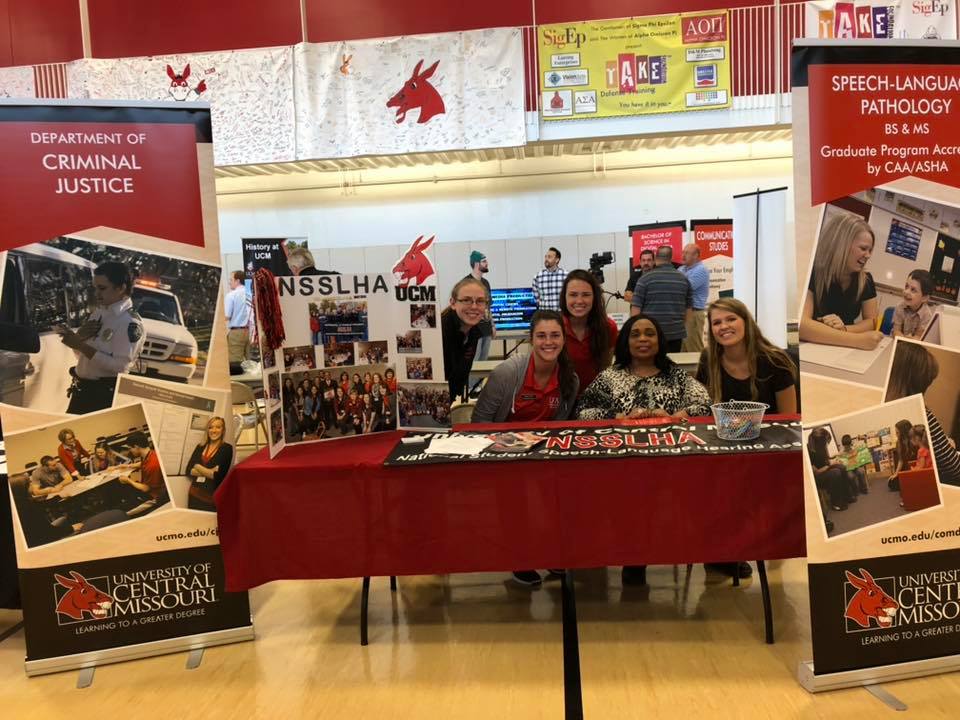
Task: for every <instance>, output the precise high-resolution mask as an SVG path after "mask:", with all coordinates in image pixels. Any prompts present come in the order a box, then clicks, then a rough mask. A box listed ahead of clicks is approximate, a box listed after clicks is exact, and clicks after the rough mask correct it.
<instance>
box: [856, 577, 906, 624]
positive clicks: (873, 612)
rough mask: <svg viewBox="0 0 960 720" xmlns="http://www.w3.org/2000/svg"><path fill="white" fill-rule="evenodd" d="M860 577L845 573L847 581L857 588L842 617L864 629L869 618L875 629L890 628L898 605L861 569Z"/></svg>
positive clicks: (868, 622)
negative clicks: (875, 625) (872, 621)
mask: <svg viewBox="0 0 960 720" xmlns="http://www.w3.org/2000/svg"><path fill="white" fill-rule="evenodd" d="M860 575H861V576H862V577H857V576H856V575H854V574H853V573H852V572H850V571H849V570H848V571H847V581H848V582H849V583H850V584H851V585H853V586H854V587H855V588H857V592H855V593H854V594H853V597H852V598H850V602H849V603H847V609H846V612H844V617H846V618H848V619H850V620H853V621H854V622H855V623H856V624H857V625H859V626H860V627H864V628H868V627H870V618H873V619H874V620H875V621H876V623H877V627H881V628H888V627H891V626H892V625H893V619H894V617H895V616H896V614H897V610H899V609H900V605H898V604H897V601H896V600H894V599H893V598H892V597H890V596H889V595H887V593H886V592H885V591H884V590H883V588H881V587H880V586H879V585H877V583H876V581H875V580H874V579H873V576H872V575H870V573H868V572H867V571H866V570H864V569H863V568H860Z"/></svg>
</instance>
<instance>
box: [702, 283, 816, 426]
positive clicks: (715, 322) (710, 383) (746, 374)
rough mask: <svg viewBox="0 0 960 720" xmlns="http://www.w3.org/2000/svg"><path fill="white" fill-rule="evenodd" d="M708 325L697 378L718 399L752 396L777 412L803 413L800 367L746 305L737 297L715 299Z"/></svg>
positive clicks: (710, 308) (708, 307)
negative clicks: (799, 399)
mask: <svg viewBox="0 0 960 720" xmlns="http://www.w3.org/2000/svg"><path fill="white" fill-rule="evenodd" d="M707 325H708V327H709V328H710V332H709V333H708V336H707V347H706V349H705V350H704V351H703V352H702V353H701V355H700V365H699V367H698V368H697V380H699V381H700V382H701V383H703V384H704V385H705V386H706V388H707V390H708V391H709V393H710V399H711V401H712V402H715V403H717V402H723V401H725V400H752V401H754V402H762V403H766V404H767V405H769V406H770V410H769V412H771V413H783V414H793V413H796V412H797V391H796V378H797V374H796V367H795V366H794V364H793V361H792V360H791V359H790V356H789V355H787V353H785V352H784V351H783V350H781V349H780V348H778V347H777V346H775V345H774V344H773V343H771V342H770V341H769V340H767V339H766V338H765V337H764V336H763V333H762V332H761V331H760V328H759V326H758V325H757V323H756V321H755V320H754V319H753V316H752V315H751V314H750V311H749V310H748V309H747V306H746V305H744V304H743V303H742V302H740V301H739V300H737V299H735V298H720V299H718V300H714V301H713V302H712V303H710V305H709V306H707Z"/></svg>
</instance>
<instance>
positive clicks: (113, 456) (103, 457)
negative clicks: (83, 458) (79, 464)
mask: <svg viewBox="0 0 960 720" xmlns="http://www.w3.org/2000/svg"><path fill="white" fill-rule="evenodd" d="M126 462H127V460H126V458H124V457H123V456H122V455H120V454H119V453H117V452H115V451H113V450H111V449H110V447H109V446H108V445H107V444H106V443H105V442H98V443H97V444H96V445H95V446H94V448H93V455H91V456H90V472H91V473H95V472H102V471H104V470H106V469H107V468H109V467H113V466H114V465H123V464H126Z"/></svg>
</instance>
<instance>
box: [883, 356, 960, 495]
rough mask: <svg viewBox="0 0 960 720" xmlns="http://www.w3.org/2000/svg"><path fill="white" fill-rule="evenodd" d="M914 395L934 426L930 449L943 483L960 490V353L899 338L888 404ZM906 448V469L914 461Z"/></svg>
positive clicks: (887, 390) (886, 395)
mask: <svg viewBox="0 0 960 720" xmlns="http://www.w3.org/2000/svg"><path fill="white" fill-rule="evenodd" d="M911 395H920V396H922V397H923V403H924V406H925V408H926V415H927V421H928V423H929V425H930V436H929V446H930V451H931V452H932V453H933V459H934V464H935V465H936V466H937V471H938V475H939V478H940V482H941V483H942V484H944V485H947V486H951V487H958V488H960V452H958V451H957V449H956V445H957V443H956V439H955V438H958V437H960V350H953V349H947V348H944V347H939V346H937V345H928V344H925V343H919V342H914V341H911V340H905V339H902V338H898V339H897V341H896V344H895V345H894V349H893V360H892V362H891V364H890V374H889V376H888V378H887V382H886V385H885V386H884V401H885V402H892V401H894V400H898V399H900V398H904V397H909V396H911ZM913 454H914V453H913V450H912V448H910V446H909V445H905V454H904V458H903V460H904V462H903V465H904V466H906V463H907V462H908V461H912V460H914V459H915V458H914V457H913Z"/></svg>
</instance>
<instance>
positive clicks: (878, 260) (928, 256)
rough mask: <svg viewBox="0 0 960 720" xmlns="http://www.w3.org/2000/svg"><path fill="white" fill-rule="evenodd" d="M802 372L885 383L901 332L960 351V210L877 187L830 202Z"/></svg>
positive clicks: (804, 320)
mask: <svg viewBox="0 0 960 720" xmlns="http://www.w3.org/2000/svg"><path fill="white" fill-rule="evenodd" d="M807 278H808V281H807V283H806V286H805V287H806V296H805V300H804V303H803V309H802V313H801V322H800V359H801V361H802V370H803V371H804V372H809V373H812V374H816V375H822V376H829V377H833V378H837V379H841V380H846V381H849V382H855V383H858V384H864V385H870V386H873V387H881V386H882V384H883V381H884V379H885V377H886V369H887V367H888V366H889V362H890V357H891V353H892V341H893V339H894V338H897V337H903V338H909V339H914V340H922V341H923V342H926V343H930V344H934V345H942V346H945V347H954V348H960V308H958V290H960V207H956V206H952V205H947V204H944V203H942V202H936V201H933V200H927V199H924V198H921V197H917V196H915V195H909V194H906V193H903V192H900V191H896V190H890V189H884V188H875V189H870V190H866V191H864V192H860V193H856V194H855V195H851V196H848V197H843V198H839V199H837V200H834V201H831V202H829V203H827V204H826V205H825V206H824V210H823V214H822V217H821V222H820V227H819V230H818V235H817V240H816V244H815V247H814V252H813V259H812V263H811V268H810V272H809V275H808V276H807Z"/></svg>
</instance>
